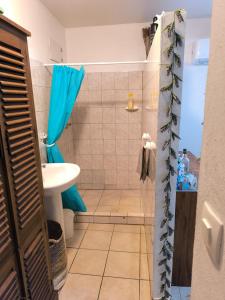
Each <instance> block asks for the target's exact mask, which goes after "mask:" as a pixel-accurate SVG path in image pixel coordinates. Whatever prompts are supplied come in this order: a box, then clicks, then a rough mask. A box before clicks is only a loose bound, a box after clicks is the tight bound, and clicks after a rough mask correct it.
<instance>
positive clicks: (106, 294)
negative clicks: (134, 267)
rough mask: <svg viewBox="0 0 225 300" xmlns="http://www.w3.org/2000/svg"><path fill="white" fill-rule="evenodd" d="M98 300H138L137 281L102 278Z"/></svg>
mask: <svg viewBox="0 0 225 300" xmlns="http://www.w3.org/2000/svg"><path fill="white" fill-rule="evenodd" d="M79 300H80V299H79ZM99 300H139V281H138V280H133V279H121V278H110V277H104V278H103V283H102V288H101V292H100V297H99Z"/></svg>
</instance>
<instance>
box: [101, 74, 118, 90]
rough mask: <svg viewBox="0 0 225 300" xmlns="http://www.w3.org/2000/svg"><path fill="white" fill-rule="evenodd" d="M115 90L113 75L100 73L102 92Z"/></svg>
mask: <svg viewBox="0 0 225 300" xmlns="http://www.w3.org/2000/svg"><path fill="white" fill-rule="evenodd" d="M114 88H115V73H111V72H103V73H102V90H114Z"/></svg>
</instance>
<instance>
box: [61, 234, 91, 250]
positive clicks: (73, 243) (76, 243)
mask: <svg viewBox="0 0 225 300" xmlns="http://www.w3.org/2000/svg"><path fill="white" fill-rule="evenodd" d="M85 232H86V231H85V230H74V232H73V236H72V238H71V239H69V240H67V241H66V246H67V247H69V248H70V247H72V248H79V247H80V244H81V241H82V239H83V237H84V235H85Z"/></svg>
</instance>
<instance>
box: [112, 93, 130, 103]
mask: <svg viewBox="0 0 225 300" xmlns="http://www.w3.org/2000/svg"><path fill="white" fill-rule="evenodd" d="M115 100H116V104H117V105H123V106H126V105H127V101H128V90H115Z"/></svg>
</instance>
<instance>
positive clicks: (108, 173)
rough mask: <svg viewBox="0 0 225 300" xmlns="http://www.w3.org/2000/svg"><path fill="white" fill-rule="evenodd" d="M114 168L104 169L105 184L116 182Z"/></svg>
mask: <svg viewBox="0 0 225 300" xmlns="http://www.w3.org/2000/svg"><path fill="white" fill-rule="evenodd" d="M116 174H117V173H116V170H105V184H116Z"/></svg>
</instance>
